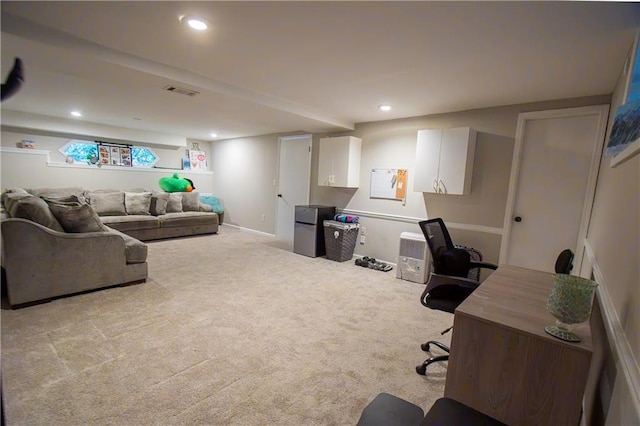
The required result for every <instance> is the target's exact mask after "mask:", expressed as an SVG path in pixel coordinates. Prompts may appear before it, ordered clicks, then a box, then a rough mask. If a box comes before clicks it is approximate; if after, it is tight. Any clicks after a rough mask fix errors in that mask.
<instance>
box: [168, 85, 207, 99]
mask: <svg viewBox="0 0 640 426" xmlns="http://www.w3.org/2000/svg"><path fill="white" fill-rule="evenodd" d="M164 90H166V91H167V92H173V93H179V94H180V95H186V96H191V97H194V96H195V95H197V94H199V93H200V92H196V91H195V90H191V89H185V88H184V87H178V86H165V88H164Z"/></svg>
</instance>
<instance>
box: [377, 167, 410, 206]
mask: <svg viewBox="0 0 640 426" xmlns="http://www.w3.org/2000/svg"><path fill="white" fill-rule="evenodd" d="M406 190H407V170H406V169H371V198H386V199H391V200H403V199H404V198H405V196H406Z"/></svg>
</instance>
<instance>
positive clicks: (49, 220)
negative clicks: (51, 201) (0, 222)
mask: <svg viewBox="0 0 640 426" xmlns="http://www.w3.org/2000/svg"><path fill="white" fill-rule="evenodd" d="M2 203H3V204H4V206H5V208H6V209H7V213H8V214H9V217H17V218H22V219H27V220H31V221H33V222H36V223H39V224H40V225H43V226H46V227H47V228H49V229H53V230H54V231H58V232H64V229H63V228H62V226H61V225H60V222H58V220H57V219H56V217H55V216H54V215H53V213H52V212H51V210H49V206H48V205H47V203H46V202H45V201H44V200H43V199H42V198H40V197H36V196H34V195H31V194H28V193H25V194H22V193H13V192H12V193H5V194H2Z"/></svg>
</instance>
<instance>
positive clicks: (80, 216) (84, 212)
mask: <svg viewBox="0 0 640 426" xmlns="http://www.w3.org/2000/svg"><path fill="white" fill-rule="evenodd" d="M75 199H76V200H78V198H77V197H75ZM45 201H46V202H47V204H48V205H49V209H51V212H52V213H53V215H54V216H55V217H56V219H58V222H60V225H62V228H64V230H65V231H66V232H74V233H79V232H99V231H107V230H108V229H107V227H106V226H104V225H103V224H102V222H101V221H100V217H99V216H98V214H97V213H96V212H95V210H93V208H91V206H90V205H89V204H87V203H81V202H79V201H61V200H60V199H53V198H46V199H45Z"/></svg>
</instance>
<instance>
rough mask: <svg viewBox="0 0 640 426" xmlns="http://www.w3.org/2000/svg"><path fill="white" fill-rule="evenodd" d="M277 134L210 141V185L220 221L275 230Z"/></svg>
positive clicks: (272, 232) (268, 230) (257, 228)
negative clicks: (220, 205)
mask: <svg viewBox="0 0 640 426" xmlns="http://www.w3.org/2000/svg"><path fill="white" fill-rule="evenodd" d="M279 136H281V135H264V136H257V137H251V138H239V139H229V140H225V141H216V142H213V143H212V145H211V158H212V160H211V162H210V164H211V170H212V171H213V186H214V189H215V191H214V192H215V194H216V195H217V196H218V197H220V198H221V200H222V203H223V204H224V223H226V224H231V225H236V226H240V227H243V228H248V229H253V230H256V231H260V232H265V233H267V234H275V223H276V220H275V211H276V187H275V186H274V185H273V181H274V180H275V179H276V178H277V175H278V174H277V165H278V138H279ZM263 215H264V217H265V220H264V221H263V220H262V216H263ZM292 226H293V224H292Z"/></svg>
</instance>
